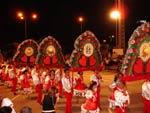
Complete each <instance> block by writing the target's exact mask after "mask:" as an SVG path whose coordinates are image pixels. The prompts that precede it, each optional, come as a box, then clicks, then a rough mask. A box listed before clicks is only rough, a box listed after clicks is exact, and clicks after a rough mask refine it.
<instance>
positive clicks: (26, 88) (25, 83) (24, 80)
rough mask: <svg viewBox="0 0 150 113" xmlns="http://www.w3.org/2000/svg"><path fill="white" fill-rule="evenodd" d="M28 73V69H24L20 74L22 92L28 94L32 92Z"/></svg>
mask: <svg viewBox="0 0 150 113" xmlns="http://www.w3.org/2000/svg"><path fill="white" fill-rule="evenodd" d="M30 78H31V76H30V74H29V73H28V70H24V71H23V74H22V75H21V84H22V87H23V94H27V95H28V96H29V94H31V93H32V89H31V86H30Z"/></svg>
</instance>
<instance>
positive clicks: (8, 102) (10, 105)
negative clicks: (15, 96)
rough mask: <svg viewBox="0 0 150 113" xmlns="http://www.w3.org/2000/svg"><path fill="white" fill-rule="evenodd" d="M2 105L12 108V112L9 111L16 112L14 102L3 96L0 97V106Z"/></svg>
mask: <svg viewBox="0 0 150 113" xmlns="http://www.w3.org/2000/svg"><path fill="white" fill-rule="evenodd" d="M4 106H8V107H11V108H12V112H11V113H16V111H15V109H14V104H13V102H12V101H11V100H10V99H9V98H3V99H2V102H1V107H4Z"/></svg>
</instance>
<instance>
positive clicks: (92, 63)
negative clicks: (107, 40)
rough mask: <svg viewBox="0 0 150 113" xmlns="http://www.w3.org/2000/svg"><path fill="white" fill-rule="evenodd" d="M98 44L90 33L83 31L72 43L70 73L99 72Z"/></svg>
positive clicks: (99, 54) (99, 55)
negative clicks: (96, 70)
mask: <svg viewBox="0 0 150 113" xmlns="http://www.w3.org/2000/svg"><path fill="white" fill-rule="evenodd" d="M101 62H102V56H101V53H100V43H99V41H98V40H97V38H96V36H95V35H94V34H93V33H92V32H91V31H85V32H84V33H82V34H81V35H80V36H79V37H78V38H77V39H76V40H75V42H74V50H73V51H72V54H71V57H70V65H71V70H72V71H80V70H82V71H83V70H94V69H100V70H101V68H102V67H101Z"/></svg>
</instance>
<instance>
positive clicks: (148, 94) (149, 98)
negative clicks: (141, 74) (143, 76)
mask: <svg viewBox="0 0 150 113" xmlns="http://www.w3.org/2000/svg"><path fill="white" fill-rule="evenodd" d="M142 97H143V103H144V111H143V113H150V79H148V80H146V81H145V82H144V83H143V84H142Z"/></svg>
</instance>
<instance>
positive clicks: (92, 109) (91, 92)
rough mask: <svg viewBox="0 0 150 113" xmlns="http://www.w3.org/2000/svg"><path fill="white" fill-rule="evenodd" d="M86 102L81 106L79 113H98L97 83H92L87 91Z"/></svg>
mask: <svg viewBox="0 0 150 113" xmlns="http://www.w3.org/2000/svg"><path fill="white" fill-rule="evenodd" d="M85 97H86V101H85V103H84V104H82V106H81V113H99V111H100V110H99V107H98V106H97V104H98V103H97V83H96V82H92V83H91V84H90V86H89V89H88V90H87V92H86V94H85Z"/></svg>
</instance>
